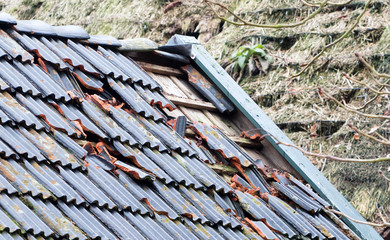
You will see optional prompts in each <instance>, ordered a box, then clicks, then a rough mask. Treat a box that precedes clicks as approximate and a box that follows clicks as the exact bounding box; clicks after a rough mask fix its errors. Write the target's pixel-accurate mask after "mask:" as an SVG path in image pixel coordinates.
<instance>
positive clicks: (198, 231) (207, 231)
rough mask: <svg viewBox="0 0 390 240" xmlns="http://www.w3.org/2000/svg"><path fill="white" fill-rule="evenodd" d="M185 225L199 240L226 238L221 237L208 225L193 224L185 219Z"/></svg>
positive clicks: (220, 239)
mask: <svg viewBox="0 0 390 240" xmlns="http://www.w3.org/2000/svg"><path fill="white" fill-rule="evenodd" d="M185 224H186V226H187V227H188V228H190V229H191V230H192V232H193V233H194V234H195V235H196V236H197V237H198V238H199V239H212V240H223V239H224V237H223V236H221V235H220V234H219V233H218V232H217V231H216V230H215V229H214V228H212V227H210V226H208V225H202V224H199V223H193V222H191V221H189V220H187V219H185Z"/></svg>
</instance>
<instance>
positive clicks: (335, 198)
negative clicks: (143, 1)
mask: <svg viewBox="0 0 390 240" xmlns="http://www.w3.org/2000/svg"><path fill="white" fill-rule="evenodd" d="M174 43H176V44H184V43H191V44H192V55H193V56H195V58H194V59H193V60H194V63H195V64H196V65H197V66H199V67H200V68H201V69H202V70H203V71H204V72H205V73H206V74H207V76H208V77H209V78H210V79H211V80H212V81H213V82H214V83H215V84H216V85H217V86H218V88H219V89H220V90H221V91H222V92H223V93H224V94H225V95H226V96H227V97H228V98H229V99H230V101H231V102H232V103H233V104H234V105H235V106H236V108H238V109H239V110H240V111H241V112H242V113H243V114H244V115H245V116H246V117H247V118H248V119H249V120H250V121H251V122H252V124H253V125H254V127H256V128H259V129H261V131H262V133H263V134H267V133H271V134H272V135H273V136H275V137H276V138H278V139H279V140H280V141H283V142H287V143H291V144H293V143H292V142H291V140H290V139H289V138H288V137H287V136H286V135H285V134H284V133H283V132H282V130H280V129H279V128H278V127H277V126H276V124H275V123H274V122H273V121H272V120H271V119H270V118H269V117H268V116H267V115H266V114H265V113H264V112H263V111H262V110H261V109H260V108H259V106H258V105H257V104H256V103H255V102H254V101H253V100H252V99H251V98H250V97H249V96H248V94H246V93H245V91H244V90H243V89H241V88H240V86H238V84H237V83H236V82H235V81H234V80H233V79H232V78H231V77H230V76H229V74H228V73H227V72H226V71H225V70H224V69H223V68H222V67H221V66H220V65H219V64H218V63H217V62H216V61H215V60H214V59H213V58H212V57H211V55H210V54H209V53H208V52H207V51H206V50H205V49H204V48H203V46H201V45H200V44H199V42H198V40H196V39H195V38H194V37H189V36H182V35H175V36H174V37H173V38H172V39H171V40H170V44H174ZM267 141H269V142H270V144H272V146H273V147H274V148H275V149H276V150H277V151H278V152H279V153H280V154H281V155H282V156H284V157H285V158H286V160H287V161H288V162H289V163H290V164H291V165H292V166H293V167H294V168H295V169H296V170H297V171H298V172H299V174H300V175H301V176H302V177H303V178H304V179H305V180H306V181H307V182H308V183H309V184H310V185H311V186H312V187H313V188H314V189H315V191H316V192H317V193H319V194H320V195H321V197H322V198H324V199H325V200H327V201H328V202H329V203H330V204H331V205H332V206H333V207H335V208H336V209H338V210H339V211H341V212H342V213H344V214H346V215H348V216H350V217H352V218H354V219H357V220H361V221H365V219H364V218H363V217H362V216H361V215H360V214H359V212H358V211H356V209H355V208H354V207H353V206H352V205H351V204H350V203H349V202H348V201H347V200H346V199H345V198H344V197H343V195H341V193H340V192H339V191H337V189H336V188H335V187H334V186H333V185H332V184H331V183H330V182H329V180H328V179H326V178H325V177H324V175H322V173H321V172H320V171H319V170H318V169H317V168H316V167H315V166H314V165H313V164H312V163H311V162H310V160H309V159H308V158H307V157H306V156H305V155H303V153H302V152H300V151H299V150H297V149H295V148H291V147H287V146H284V145H279V144H277V140H276V139H274V138H272V137H271V136H268V137H267ZM343 221H344V222H345V223H347V224H348V226H349V227H350V228H351V229H352V230H353V231H354V232H355V233H356V234H358V235H359V236H360V237H362V238H363V239H370V240H375V239H382V238H381V236H380V235H379V234H378V233H377V232H376V231H375V229H374V228H373V227H371V226H368V225H365V224H359V223H355V222H353V221H351V220H349V219H347V218H345V217H344V218H343Z"/></svg>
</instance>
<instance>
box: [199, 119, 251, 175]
mask: <svg viewBox="0 0 390 240" xmlns="http://www.w3.org/2000/svg"><path fill="white" fill-rule="evenodd" d="M192 128H193V130H194V131H195V132H196V133H197V134H198V135H200V136H201V138H202V139H203V140H205V141H206V142H207V144H208V145H209V147H210V148H211V149H213V150H216V151H218V152H220V153H221V154H222V155H223V156H224V157H225V158H226V159H229V160H232V161H238V162H239V163H240V164H241V165H242V166H244V167H249V166H251V165H253V160H252V159H251V158H248V157H247V156H245V155H243V154H242V153H241V151H240V150H239V149H238V148H239V147H238V146H235V144H234V143H232V142H230V141H228V140H227V139H226V138H227V137H225V136H224V135H223V134H222V133H221V132H220V131H218V129H216V128H214V127H211V126H209V125H207V124H206V123H199V122H194V124H193V126H192Z"/></svg>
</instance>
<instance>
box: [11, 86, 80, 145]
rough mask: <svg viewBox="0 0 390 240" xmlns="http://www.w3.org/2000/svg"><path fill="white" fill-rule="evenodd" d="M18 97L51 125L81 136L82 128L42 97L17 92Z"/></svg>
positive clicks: (24, 105)
mask: <svg viewBox="0 0 390 240" xmlns="http://www.w3.org/2000/svg"><path fill="white" fill-rule="evenodd" d="M15 97H16V99H17V100H18V101H19V103H20V104H21V105H23V107H26V108H27V109H28V110H30V111H31V112H32V113H33V114H34V115H35V116H36V117H39V118H41V119H43V121H45V122H46V123H47V124H48V125H49V126H50V127H52V128H54V129H56V130H58V131H61V132H65V133H66V134H68V135H69V136H72V137H77V138H80V137H81V136H82V133H81V132H80V131H82V129H77V126H75V125H74V124H72V123H71V122H68V120H67V119H66V118H64V117H63V116H61V115H60V114H59V113H58V112H57V111H56V110H54V108H52V107H50V106H48V105H46V104H45V103H44V102H43V101H42V100H41V99H39V98H36V99H35V98H33V97H31V96H26V97H25V96H23V95H22V94H20V93H16V94H15Z"/></svg>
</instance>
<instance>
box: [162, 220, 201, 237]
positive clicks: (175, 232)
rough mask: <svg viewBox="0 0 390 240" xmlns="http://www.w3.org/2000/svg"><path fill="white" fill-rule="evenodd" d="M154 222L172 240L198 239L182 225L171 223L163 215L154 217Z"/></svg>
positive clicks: (176, 222)
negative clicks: (168, 234) (172, 239)
mask: <svg viewBox="0 0 390 240" xmlns="http://www.w3.org/2000/svg"><path fill="white" fill-rule="evenodd" d="M156 221H157V222H158V223H159V224H160V225H161V226H162V227H163V228H164V229H165V231H166V232H169V233H170V235H171V236H172V237H174V239H179V240H198V238H197V237H196V236H195V235H194V234H193V233H192V232H191V230H190V229H188V228H187V227H186V226H185V225H184V224H183V223H181V222H180V221H178V220H176V221H173V220H171V219H169V218H168V217H166V216H164V215H156Z"/></svg>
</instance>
